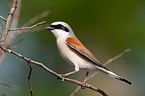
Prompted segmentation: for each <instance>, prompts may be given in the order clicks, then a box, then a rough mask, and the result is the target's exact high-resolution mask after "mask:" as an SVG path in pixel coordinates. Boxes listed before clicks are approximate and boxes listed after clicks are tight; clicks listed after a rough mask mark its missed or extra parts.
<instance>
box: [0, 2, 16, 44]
mask: <svg viewBox="0 0 145 96" xmlns="http://www.w3.org/2000/svg"><path fill="white" fill-rule="evenodd" d="M17 1H18V0H13V4H12V7H11V9H10V12H9V15H8V17H7V19H6V24H5V28H4V31H3V33H2V36H1V39H0V45H3V44H4V42H5V40H6V37H7V34H8V31H9V26H10V23H11V20H12V17H13V14H14V12H15V9H16V5H17Z"/></svg>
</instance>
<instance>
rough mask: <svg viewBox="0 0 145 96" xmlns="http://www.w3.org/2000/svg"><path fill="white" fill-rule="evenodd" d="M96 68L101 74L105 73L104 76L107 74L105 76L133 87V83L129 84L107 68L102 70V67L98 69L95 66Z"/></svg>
mask: <svg viewBox="0 0 145 96" xmlns="http://www.w3.org/2000/svg"><path fill="white" fill-rule="evenodd" d="M96 68H97V69H99V70H100V71H101V72H103V73H105V74H107V75H109V76H111V77H113V78H115V79H118V80H121V81H123V82H125V83H127V84H129V85H133V83H131V82H130V81H129V80H127V79H124V78H122V77H120V76H119V75H117V74H115V73H113V72H111V71H110V70H108V69H107V68H102V67H98V66H96Z"/></svg>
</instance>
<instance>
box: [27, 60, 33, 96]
mask: <svg viewBox="0 0 145 96" xmlns="http://www.w3.org/2000/svg"><path fill="white" fill-rule="evenodd" d="M28 66H29V68H30V71H29V74H28V75H27V77H28V82H29V88H30V94H31V96H34V95H33V90H32V86H31V80H30V77H31V73H32V66H31V64H30V59H29V61H28Z"/></svg>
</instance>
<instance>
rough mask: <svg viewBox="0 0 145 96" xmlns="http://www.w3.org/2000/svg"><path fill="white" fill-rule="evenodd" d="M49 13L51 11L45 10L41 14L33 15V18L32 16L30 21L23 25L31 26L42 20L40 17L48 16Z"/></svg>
mask: <svg viewBox="0 0 145 96" xmlns="http://www.w3.org/2000/svg"><path fill="white" fill-rule="evenodd" d="M49 14H50V12H49V11H45V12H43V13H41V14H39V15H37V16H35V17H33V18H31V19H30V20H28V22H26V23H25V24H24V25H23V27H26V26H30V25H31V24H33V23H35V22H37V21H38V20H40V19H42V18H44V17H46V16H48V15H49Z"/></svg>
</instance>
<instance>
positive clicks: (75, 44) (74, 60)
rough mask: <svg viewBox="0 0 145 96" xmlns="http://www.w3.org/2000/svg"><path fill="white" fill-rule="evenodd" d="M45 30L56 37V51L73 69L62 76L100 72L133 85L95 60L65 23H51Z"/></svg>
mask: <svg viewBox="0 0 145 96" xmlns="http://www.w3.org/2000/svg"><path fill="white" fill-rule="evenodd" d="M45 29H46V30H50V31H51V32H52V33H53V34H54V36H55V37H56V41H57V46H58V50H59V52H60V54H61V56H62V57H63V59H64V60H65V61H66V62H68V63H70V64H72V65H74V67H75V70H74V71H72V72H69V73H66V74H64V75H63V76H68V75H70V74H73V73H76V72H78V71H79V70H80V69H81V70H89V71H101V72H103V73H105V74H107V75H109V76H111V77H113V78H115V79H117V80H120V81H123V82H125V83H127V84H129V85H133V83H132V82H131V81H129V80H127V79H125V78H122V77H120V76H119V75H117V74H116V73H114V72H112V71H110V70H109V69H108V68H106V67H105V66H103V65H102V64H101V63H100V62H99V61H98V60H97V59H96V57H95V56H94V55H93V54H92V53H91V52H90V51H89V50H88V49H87V48H86V47H85V46H84V45H83V44H82V43H81V42H80V40H79V39H78V38H77V37H76V36H75V34H74V32H73V30H72V28H71V27H70V26H69V25H68V24H67V23H65V22H62V21H56V22H52V23H51V24H50V26H47V27H46V28H45Z"/></svg>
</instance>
